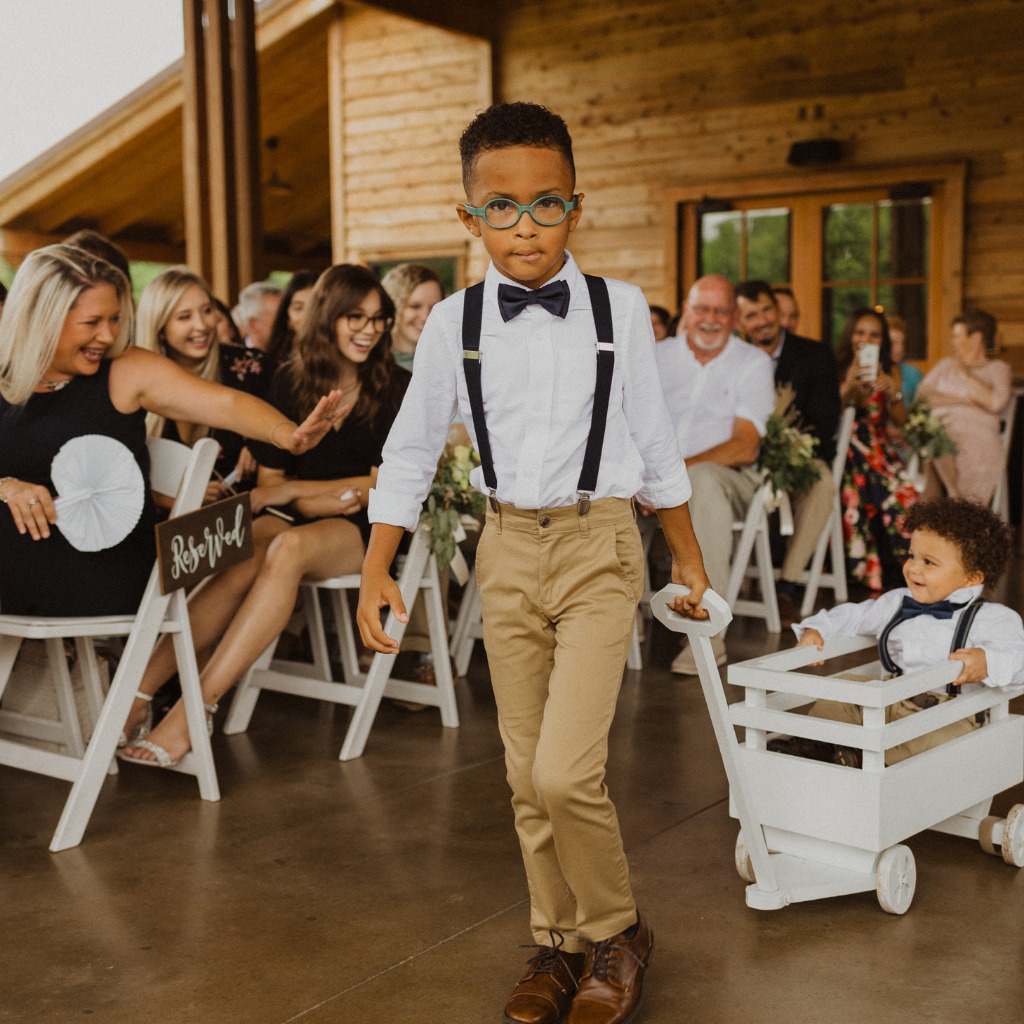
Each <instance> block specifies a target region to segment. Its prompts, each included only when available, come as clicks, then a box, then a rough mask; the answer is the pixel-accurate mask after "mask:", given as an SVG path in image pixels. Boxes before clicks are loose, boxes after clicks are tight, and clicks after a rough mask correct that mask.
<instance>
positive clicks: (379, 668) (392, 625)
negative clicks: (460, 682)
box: [224, 530, 459, 761]
mask: <svg viewBox="0 0 1024 1024" xmlns="http://www.w3.org/2000/svg"><path fill="white" fill-rule="evenodd" d="M398 586H399V589H400V590H401V592H402V600H403V601H404V602H405V606H406V608H412V606H413V602H414V601H415V599H416V594H417V592H418V591H419V590H423V591H424V600H425V603H426V610H427V622H428V626H429V631H430V647H431V650H432V652H433V655H434V675H435V679H436V684H437V685H436V686H432V685H430V684H428V683H414V682H411V681H408V680H404V679H392V678H391V670H392V668H393V667H394V664H395V657H396V655H394V654H375V655H374V656H373V661H372V662H371V664H370V669H369V671H368V672H365V673H363V672H360V670H359V659H358V654H357V651H356V646H355V636H354V633H353V626H352V616H351V613H350V612H349V607H348V599H347V594H346V592H347V591H349V590H355V591H358V590H359V575H358V574H356V573H353V574H352V575H347V576H336V577H334V578H332V579H327V580H308V581H304V582H303V586H302V596H303V602H304V607H305V611H306V623H307V626H308V628H309V638H310V645H311V647H312V650H313V663H312V664H310V663H309V662H301V661H287V660H283V659H277V660H275V659H274V650H275V649H276V647H277V640H274V642H273V643H272V644H271V645H270V646H269V647H268V648H267V649H266V651H264V652H263V654H262V655H261V656H260V658H259V660H258V661H257V662H256V663H255V664H254V665H253V667H252V668H251V669H250V670H249V671H248V672H247V673H246V674H245V675H244V676H243V677H242V680H241V681H240V682H239V684H238V687H237V689H236V692H235V696H234V699H233V700H232V702H231V711H230V712H229V714H228V717H227V719H226V720H225V722H224V732H225V733H228V734H232V733H238V732H244V731H245V730H246V729H247V728H248V725H249V720H250V718H251V717H252V713H253V710H254V709H255V707H256V701H257V700H258V699H259V695H260V693H261V692H262V691H263V690H275V691H277V692H279V693H291V694H295V695H297V696H300V697H312V698H313V699H315V700H327V701H331V702H332V703H335V704H348V705H350V706H351V707H354V708H355V712H354V714H353V715H352V721H351V722H350V723H349V727H348V731H347V733H346V734H345V742H344V743H343V744H342V748H341V753H340V754H339V755H338V757H339V759H340V760H342V761H348V760H350V759H351V758H355V757H359V756H360V755H361V754H362V753H363V749H364V747H365V746H366V739H367V737H368V736H369V734H370V728H371V726H372V725H373V720H374V717H375V716H376V714H377V708H378V707H379V706H380V702H381V698H382V697H397V698H399V699H400V700H407V701H415V702H417V703H419V704H428V705H431V706H433V707H437V708H439V709H440V711H441V724H442V725H444V726H446V727H448V728H457V727H458V724H459V712H458V708H457V707H456V703H455V687H454V684H453V680H452V672H451V663H450V661H449V660H448V626H447V623H446V620H445V615H444V607H443V604H442V602H443V600H444V595H442V594H441V587H440V584H439V582H438V575H437V559H436V558H435V557H434V555H433V553H432V552H431V551H430V547H429V545H428V543H427V534H426V532H425V531H423V530H417V531H416V532H415V533H414V534H413V538H412V542H411V543H410V545H409V553H408V554H407V555H406V556H405V561H404V564H403V565H402V569H401V571H400V572H399V574H398ZM321 591H326V592H327V593H329V594H330V599H331V604H332V609H333V612H334V621H335V625H336V627H337V633H338V644H339V647H340V655H341V669H342V679H341V680H337V679H335V678H334V673H333V672H332V669H331V659H330V653H329V651H328V645H327V638H326V633H325V631H324V623H323V613H322V610H321V607H320V592H321ZM405 628H406V623H404V622H399V621H398V620H397V619H396V618H395V616H394V613H392V612H389V613H388V616H387V621H386V622H385V624H384V630H385V632H386V633H387V634H388V636H390V637H392V638H394V639H395V640H397V641H398V642H399V643H401V640H402V637H403V636H404V634H405Z"/></svg>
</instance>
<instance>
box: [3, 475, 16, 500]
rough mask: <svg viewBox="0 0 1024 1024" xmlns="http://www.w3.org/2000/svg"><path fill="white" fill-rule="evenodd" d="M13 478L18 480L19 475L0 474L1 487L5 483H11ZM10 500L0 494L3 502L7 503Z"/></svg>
mask: <svg viewBox="0 0 1024 1024" xmlns="http://www.w3.org/2000/svg"><path fill="white" fill-rule="evenodd" d="M12 480H17V477H14V476H0V487H3V485H4V484H9V483H10V482H11V481H12ZM9 500H10V499H9V498H5V497H4V496H3V495H2V494H0V502H3V503H4V504H5V505H6V504H7V503H8V501H9Z"/></svg>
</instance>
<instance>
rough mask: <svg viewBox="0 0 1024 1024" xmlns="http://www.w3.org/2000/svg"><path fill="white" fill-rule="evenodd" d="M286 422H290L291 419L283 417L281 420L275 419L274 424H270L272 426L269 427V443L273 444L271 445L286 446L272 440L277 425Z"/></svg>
mask: <svg viewBox="0 0 1024 1024" xmlns="http://www.w3.org/2000/svg"><path fill="white" fill-rule="evenodd" d="M286 423H291V420H290V419H287V418H285V419H283V420H278V421H277V422H276V423H275V424H274V425H273V426H272V427H271V428H270V443H271V444H272V445H273V446H274V447H275V448H285V447H286V446H285V445H283V444H278V443H277V442H276V441H275V440H274V432H275V431H276V430H277V428H278V427H283V426H284V425H285V424H286Z"/></svg>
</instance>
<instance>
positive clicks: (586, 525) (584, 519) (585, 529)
mask: <svg viewBox="0 0 1024 1024" xmlns="http://www.w3.org/2000/svg"><path fill="white" fill-rule="evenodd" d="M576 522H577V523H578V524H579V528H580V536H581V537H589V536H590V516H588V515H581V514H579V513H577V515H576Z"/></svg>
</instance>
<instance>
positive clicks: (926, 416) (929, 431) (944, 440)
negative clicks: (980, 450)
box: [903, 401, 960, 462]
mask: <svg viewBox="0 0 1024 1024" xmlns="http://www.w3.org/2000/svg"><path fill="white" fill-rule="evenodd" d="M903 439H904V440H905V441H906V443H907V447H908V448H909V449H910V451H911V452H912V453H914V454H916V455H917V457H918V458H919V459H920V460H921V462H924V461H925V460H926V459H938V458H940V457H941V456H943V455H957V454H959V452H960V449H959V448H958V447H957V446H956V442H955V441H954V440H953V439H952V438H951V437H950V436H949V434H947V433H946V428H945V427H944V426H943V425H942V420H940V419H939V418H938V416H936V415H935V413H933V412H932V410H931V406H930V405H928V403H927V402H923V401H917V402H915V403H914V404H913V405H912V406H911V408H910V410H909V411H908V413H907V421H906V423H904V424H903Z"/></svg>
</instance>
